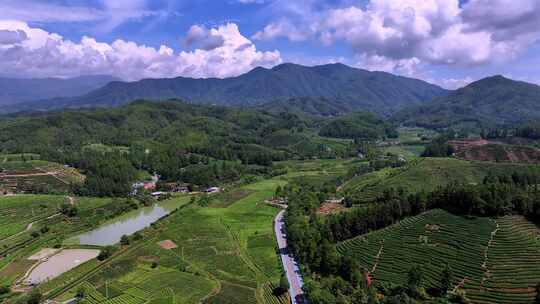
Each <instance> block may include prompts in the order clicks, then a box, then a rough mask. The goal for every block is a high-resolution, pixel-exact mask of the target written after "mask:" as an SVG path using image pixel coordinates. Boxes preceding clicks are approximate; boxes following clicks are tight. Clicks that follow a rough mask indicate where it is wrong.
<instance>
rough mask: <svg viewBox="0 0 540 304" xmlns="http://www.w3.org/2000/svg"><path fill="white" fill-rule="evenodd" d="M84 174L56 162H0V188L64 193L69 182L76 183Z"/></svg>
mask: <svg viewBox="0 0 540 304" xmlns="http://www.w3.org/2000/svg"><path fill="white" fill-rule="evenodd" d="M83 180H84V176H83V175H82V174H80V173H79V172H77V170H75V169H73V168H68V167H65V166H62V165H60V164H57V163H52V162H47V161H41V160H29V161H6V162H1V163H0V190H2V191H11V192H36V191H41V192H44V191H45V192H47V193H51V192H54V193H65V192H67V191H68V190H69V184H70V183H78V182H82V181H83Z"/></svg>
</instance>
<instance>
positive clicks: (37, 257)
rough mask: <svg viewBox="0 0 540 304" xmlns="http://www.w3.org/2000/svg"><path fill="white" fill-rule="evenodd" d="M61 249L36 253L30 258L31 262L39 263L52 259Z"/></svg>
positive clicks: (43, 249) (49, 249)
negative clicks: (39, 261) (45, 259)
mask: <svg viewBox="0 0 540 304" xmlns="http://www.w3.org/2000/svg"><path fill="white" fill-rule="evenodd" d="M59 250H60V249H54V248H42V249H41V250H40V251H38V252H36V253H34V254H33V255H31V256H29V257H28V259H29V260H33V261H38V260H42V259H44V258H47V257H50V256H52V255H54V254H55V253H57V252H58V251H59Z"/></svg>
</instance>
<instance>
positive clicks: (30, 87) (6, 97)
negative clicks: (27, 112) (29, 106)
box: [0, 75, 118, 106]
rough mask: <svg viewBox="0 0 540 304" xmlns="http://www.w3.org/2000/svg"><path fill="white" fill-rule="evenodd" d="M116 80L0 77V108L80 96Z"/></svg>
mask: <svg viewBox="0 0 540 304" xmlns="http://www.w3.org/2000/svg"><path fill="white" fill-rule="evenodd" d="M115 80H118V79H117V78H114V77H112V76H105V75H94V76H81V77H76V78H69V79H62V78H41V79H17V78H2V77H0V106H3V105H9V104H16V103H21V102H29V101H33V100H39V99H49V98H55V97H59V96H64V97H66V96H78V95H81V94H86V93H88V92H90V91H93V90H95V89H98V88H100V87H102V86H104V85H106V84H107V83H109V82H111V81H115Z"/></svg>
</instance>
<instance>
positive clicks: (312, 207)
mask: <svg viewBox="0 0 540 304" xmlns="http://www.w3.org/2000/svg"><path fill="white" fill-rule="evenodd" d="M288 195H289V196H288V198H289V201H288V202H289V209H288V212H287V216H286V224H287V229H288V240H289V245H290V246H291V249H292V251H293V252H294V254H295V257H296V258H297V259H298V260H299V261H300V263H301V264H302V265H303V266H304V271H305V274H306V275H307V276H308V277H310V278H312V280H309V281H308V283H309V284H308V285H307V286H308V287H307V288H308V290H309V291H310V295H309V297H310V302H311V303H340V302H338V299H343V300H347V301H349V302H350V303H366V302H356V300H355V299H357V297H358V296H359V295H362V296H365V297H364V299H367V298H366V297H369V294H370V291H369V289H368V290H365V288H363V287H362V286H364V287H365V283H362V282H365V273H362V271H361V269H360V267H358V265H354V264H351V263H353V262H351V259H350V258H351V257H347V256H341V255H339V254H338V253H337V251H336V246H335V244H336V243H337V242H341V241H344V240H347V239H351V238H353V237H356V236H359V235H363V234H366V233H369V232H371V231H375V230H378V229H382V228H384V227H387V226H389V225H392V224H395V223H397V222H398V221H400V220H402V219H404V218H406V217H410V216H414V215H418V214H420V213H422V212H425V211H428V210H431V209H434V208H440V209H444V210H447V211H449V212H452V213H455V214H460V215H465V216H502V215H508V214H521V215H524V216H526V217H527V218H529V219H530V220H531V221H534V222H540V173H537V172H523V173H518V172H515V173H511V174H507V175H488V176H486V178H485V179H484V182H483V183H482V184H479V185H463V184H450V185H447V186H445V187H441V188H438V189H436V190H435V191H433V192H430V193H426V192H420V193H414V194H411V193H407V192H406V191H404V190H399V189H389V190H386V191H385V192H383V193H382V194H381V195H380V196H379V197H378V198H377V200H376V201H375V202H374V203H373V204H370V205H367V206H362V207H359V208H355V209H352V210H349V211H348V212H341V213H337V214H333V215H327V216H324V217H321V216H318V215H317V214H316V211H317V209H318V208H319V206H320V202H321V201H322V200H321V198H323V199H324V198H325V197H326V196H327V194H325V193H324V192H323V193H320V192H317V190H315V189H311V190H309V189H308V190H307V191H306V190H305V189H304V190H301V191H300V190H299V191H296V192H295V191H292V193H288ZM353 260H354V259H353ZM404 283H405V282H404ZM334 284H338V286H341V287H343V288H344V289H342V288H341V287H340V288H337V289H336V288H335V285H334ZM363 284H364V285H363ZM342 290H348V293H343V292H342ZM404 290H405V294H406V295H407V296H410V297H412V298H415V295H416V296H418V293H417V292H418V289H415V290H410V289H403V290H402V291H404ZM378 292H381V290H379V291H378ZM394 292H395V290H394V291H390V293H389V294H390V295H394ZM442 293H443V294H444V291H442ZM343 303H348V302H343ZM373 303H376V302H373Z"/></svg>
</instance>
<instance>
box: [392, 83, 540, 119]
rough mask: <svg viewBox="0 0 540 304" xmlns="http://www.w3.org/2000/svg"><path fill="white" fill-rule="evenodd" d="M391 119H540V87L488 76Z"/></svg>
mask: <svg viewBox="0 0 540 304" xmlns="http://www.w3.org/2000/svg"><path fill="white" fill-rule="evenodd" d="M394 119H395V120H396V121H399V122H402V123H406V124H415V125H418V126H423V127H428V128H447V127H491V126H496V125H499V126H500V125H507V126H515V125H518V124H522V123H524V122H527V121H530V120H537V119H540V86H538V85H535V84H531V83H527V82H523V81H515V80H512V79H508V78H505V77H503V76H500V75H497V76H492V77H487V78H484V79H481V80H479V81H476V82H473V83H471V84H469V85H467V86H465V87H463V88H461V89H458V90H456V91H453V92H451V93H450V94H448V95H447V96H442V97H438V98H435V99H434V100H433V101H432V102H430V103H426V104H424V105H420V106H415V107H411V108H408V109H404V110H402V111H401V112H399V113H397V114H396V115H395V117H394Z"/></svg>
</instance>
